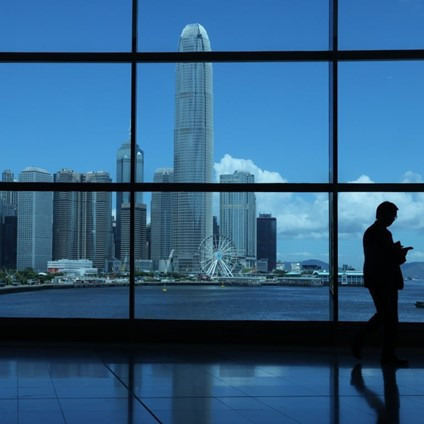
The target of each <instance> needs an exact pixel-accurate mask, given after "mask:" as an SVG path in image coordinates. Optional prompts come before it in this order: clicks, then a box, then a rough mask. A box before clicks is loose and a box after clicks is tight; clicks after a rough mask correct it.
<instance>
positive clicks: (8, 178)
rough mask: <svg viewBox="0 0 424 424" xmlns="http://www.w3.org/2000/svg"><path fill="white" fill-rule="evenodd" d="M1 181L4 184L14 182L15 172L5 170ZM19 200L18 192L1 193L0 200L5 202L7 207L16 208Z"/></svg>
mask: <svg viewBox="0 0 424 424" xmlns="http://www.w3.org/2000/svg"><path fill="white" fill-rule="evenodd" d="M1 180H2V181H3V182H9V183H11V182H13V181H14V180H15V177H14V174H13V172H12V171H11V170H10V169H6V170H4V171H3V172H2V175H1ZM17 198H18V196H17V193H16V191H0V200H2V201H3V204H4V205H5V206H13V207H15V208H16V206H17V205H16V203H17Z"/></svg>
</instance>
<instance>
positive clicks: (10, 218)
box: [0, 169, 17, 269]
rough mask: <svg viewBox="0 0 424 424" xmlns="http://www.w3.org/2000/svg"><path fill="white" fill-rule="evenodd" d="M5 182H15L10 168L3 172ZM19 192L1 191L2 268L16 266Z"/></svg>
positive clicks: (0, 255) (0, 266)
mask: <svg viewBox="0 0 424 424" xmlns="http://www.w3.org/2000/svg"><path fill="white" fill-rule="evenodd" d="M2 181H3V182H13V181H14V175H13V172H12V171H10V170H8V169H7V170H5V171H3V173H2ZM16 207H17V193H16V192H15V191H0V268H7V269H15V268H16V246H17V215H16V213H17V210H16Z"/></svg>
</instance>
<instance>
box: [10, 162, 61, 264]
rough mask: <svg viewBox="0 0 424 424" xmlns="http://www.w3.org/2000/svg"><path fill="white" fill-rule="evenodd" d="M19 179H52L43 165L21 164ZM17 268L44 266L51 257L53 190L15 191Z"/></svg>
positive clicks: (36, 180)
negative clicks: (16, 203)
mask: <svg viewBox="0 0 424 424" xmlns="http://www.w3.org/2000/svg"><path fill="white" fill-rule="evenodd" d="M19 181H21V182H52V181H53V177H52V175H51V174H50V173H49V172H48V171H47V170H45V169H42V168H37V167H28V168H25V169H24V170H23V171H22V172H21V173H20V174H19ZM17 233H18V235H17V237H18V241H17V269H19V270H23V269H25V268H33V269H34V270H35V271H38V272H45V271H46V270H47V261H51V260H52V233H53V193H52V192H48V191H21V192H19V193H18V229H17Z"/></svg>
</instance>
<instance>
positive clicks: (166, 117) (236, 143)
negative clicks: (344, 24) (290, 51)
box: [138, 63, 328, 183]
mask: <svg viewBox="0 0 424 424" xmlns="http://www.w3.org/2000/svg"><path fill="white" fill-rule="evenodd" d="M207 65H209V68H208V67H204V64H197V65H196V64H185V65H182V66H183V67H182V68H180V67H179V66H181V65H177V76H176V73H175V70H176V67H175V65H142V66H140V68H139V76H140V81H139V104H138V112H139V124H138V137H139V138H138V140H139V144H140V146H141V148H142V149H143V151H144V153H145V157H146V160H145V163H146V172H145V175H146V181H152V179H153V175H154V173H155V170H156V169H157V168H175V169H174V171H175V181H176V182H177V181H178V182H211V181H212V182H218V181H219V178H218V175H219V173H220V172H221V173H222V172H228V170H229V169H230V168H234V167H236V169H238V170H241V171H249V172H253V173H254V174H255V179H254V182H262V183H264V182H265V183H266V182H326V181H327V180H328V66H327V65H325V64H322V63H314V64H311V63H307V64H299V63H286V64H277V63H260V64H259V63H258V64H252V63H244V64H212V65H211V64H207ZM192 67H193V68H192ZM210 67H213V77H212V71H211V70H210ZM195 69H196V71H195V72H197V76H198V78H199V81H207V85H208V86H207V88H206V89H204V90H192V91H191V94H189V95H188V94H187V93H188V91H187V90H188V88H187V87H189V86H190V84H193V77H192V75H193V73H192V72H194V70H195ZM176 86H177V87H176ZM189 91H190V90H189ZM205 99H206V100H205ZM305 122H307V123H308V124H307V125H305ZM205 128H206V129H207V130H206V131H205ZM198 145H200V146H202V148H201V149H199V148H198V147H197V146H198Z"/></svg>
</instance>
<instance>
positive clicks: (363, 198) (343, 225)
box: [214, 154, 424, 239]
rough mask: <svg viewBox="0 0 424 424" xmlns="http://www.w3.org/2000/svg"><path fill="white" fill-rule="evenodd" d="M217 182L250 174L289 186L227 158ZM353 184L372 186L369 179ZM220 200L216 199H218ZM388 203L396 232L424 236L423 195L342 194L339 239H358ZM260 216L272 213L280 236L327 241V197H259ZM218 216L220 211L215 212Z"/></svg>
mask: <svg viewBox="0 0 424 424" xmlns="http://www.w3.org/2000/svg"><path fill="white" fill-rule="evenodd" d="M214 169H215V171H216V177H217V180H219V175H220V174H231V173H233V172H234V171H236V170H238V171H247V172H250V173H252V174H253V175H254V176H255V181H256V182H269V183H271V182H287V180H286V179H285V178H284V177H282V176H281V175H280V174H279V173H278V172H273V171H268V170H263V169H261V168H259V167H258V166H257V165H256V164H255V163H254V162H253V161H252V160H250V159H237V158H233V157H232V156H230V155H228V154H226V155H225V156H224V157H223V158H222V159H221V161H220V162H219V163H216V164H215V166H214ZM403 180H404V181H418V180H421V176H420V175H419V174H416V173H414V172H412V171H408V172H406V173H405V174H404V175H403ZM349 182H350V183H353V184H354V183H366V184H373V181H372V180H371V179H370V178H369V177H368V176H367V175H361V176H360V177H358V178H357V179H356V180H354V181H349ZM215 198H216V199H217V197H215ZM385 200H389V201H391V202H393V203H395V204H396V205H397V206H398V208H399V219H398V220H397V221H396V227H397V230H398V231H399V230H408V231H411V230H414V231H422V232H424V194H421V193H418V194H415V193H371V192H369V193H341V194H340V195H339V236H340V237H341V238H352V237H354V238H359V237H361V236H362V234H363V232H364V230H365V229H366V228H367V227H368V226H369V225H370V224H371V223H372V222H373V221H374V219H375V210H376V207H377V206H378V205H379V204H380V203H381V202H383V201H385ZM256 203H257V213H258V214H259V213H271V214H272V216H274V217H276V218H277V231H278V233H279V235H280V236H282V237H285V238H292V239H327V238H328V196H327V194H325V193H313V194H303V193H257V194H256ZM216 212H217V211H216Z"/></svg>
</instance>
